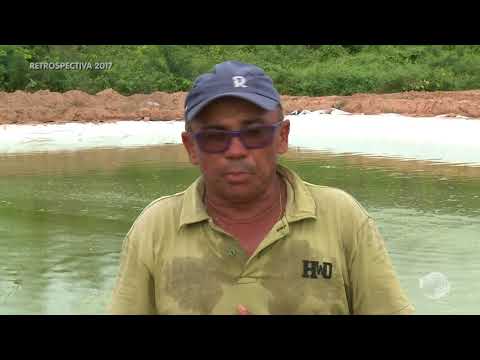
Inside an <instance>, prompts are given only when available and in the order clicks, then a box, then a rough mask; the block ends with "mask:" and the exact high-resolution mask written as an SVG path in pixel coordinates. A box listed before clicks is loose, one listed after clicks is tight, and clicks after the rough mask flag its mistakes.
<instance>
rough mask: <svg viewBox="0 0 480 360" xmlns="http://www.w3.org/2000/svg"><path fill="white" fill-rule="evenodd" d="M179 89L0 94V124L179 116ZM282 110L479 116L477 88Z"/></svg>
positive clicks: (286, 100) (288, 104) (311, 100)
mask: <svg viewBox="0 0 480 360" xmlns="http://www.w3.org/2000/svg"><path fill="white" fill-rule="evenodd" d="M185 96H186V93H185V92H177V93H165V92H159V91H158V92H153V93H151V94H135V95H131V96H123V95H121V94H119V93H117V92H116V91H114V90H112V89H106V90H103V91H101V92H99V93H97V94H95V95H90V94H88V93H85V92H82V91H78V90H72V91H67V92H65V93H57V92H51V91H48V90H40V91H37V92H34V93H28V92H25V91H15V92H13V93H6V92H0V124H41V123H68V122H111V121H118V120H147V121H165V120H182V119H183V106H184V105H183V104H184V99H185ZM282 100H283V105H284V109H285V113H286V114H291V113H292V112H295V111H297V112H298V111H303V110H308V111H318V110H324V111H326V112H328V111H331V109H339V110H343V111H346V112H349V113H353V114H381V113H396V114H402V115H406V116H420V117H429V116H438V115H446V116H451V117H456V116H464V117H469V118H480V90H469V91H436V92H418V91H411V92H403V93H393V94H354V95H351V96H322V97H308V96H282Z"/></svg>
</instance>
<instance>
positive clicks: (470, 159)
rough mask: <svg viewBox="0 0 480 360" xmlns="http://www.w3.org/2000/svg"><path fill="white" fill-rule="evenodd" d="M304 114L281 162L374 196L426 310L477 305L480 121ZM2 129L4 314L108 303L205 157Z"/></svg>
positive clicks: (0, 290)
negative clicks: (158, 215) (431, 279)
mask: <svg viewBox="0 0 480 360" xmlns="http://www.w3.org/2000/svg"><path fill="white" fill-rule="evenodd" d="M300 118H301V116H299V117H296V118H295V120H292V141H291V145H292V146H291V149H290V151H289V152H288V153H287V154H286V155H284V156H283V157H282V158H281V163H282V164H284V165H286V166H288V167H290V168H291V169H293V170H295V171H297V172H298V173H299V174H300V176H301V177H303V178H304V179H305V180H307V181H309V182H312V183H317V184H322V185H328V186H334V187H338V188H341V189H343V190H345V191H347V192H349V193H350V194H352V195H353V196H354V197H355V198H357V199H358V200H359V201H360V202H361V203H362V204H363V205H364V206H365V207H366V209H367V210H368V211H369V212H370V214H371V215H372V217H374V218H375V219H376V221H377V223H378V225H379V227H380V230H381V232H382V234H383V235H384V237H385V240H386V243H387V247H388V249H389V252H390V254H391V257H392V261H393V264H394V267H395V269H396V271H397V273H398V275H399V278H400V281H401V284H402V286H403V287H404V288H405V290H406V291H407V293H408V295H409V297H410V299H411V300H412V302H413V303H414V305H415V307H416V309H417V314H479V313H480V306H479V305H478V304H480V282H479V281H477V280H478V278H479V276H480V261H479V260H478V259H479V258H480V191H479V189H480V167H479V166H478V165H479V163H480V159H479V156H480V147H479V146H478V144H476V142H475V141H473V140H472V139H473V137H472V134H471V132H472V131H474V129H472V128H469V127H468V126H471V124H472V123H473V124H477V125H480V122H478V121H476V120H465V119H458V120H452V119H449V120H445V119H435V120H436V121H437V122H436V123H435V124H431V123H430V129H436V130H435V131H433V130H431V131H430V132H428V131H427V130H426V129H427V127H422V128H420V127H421V126H423V125H424V124H421V125H418V123H412V126H411V127H413V128H415V131H414V132H415V133H416V134H417V135H416V137H412V135H411V134H410V135H409V134H408V133H406V132H405V131H404V132H403V135H401V134H399V131H400V130H399V129H400V128H401V126H400V125H399V124H393V123H394V122H395V121H396V120H395V119H394V118H391V119H384V123H382V125H380V126H378V121H377V120H378V119H379V117H377V118H376V119H375V118H372V117H365V118H363V119H360V120H359V119H358V118H353V117H350V118H348V119H345V122H343V123H340V122H341V121H343V120H341V121H340V122H338V121H337V122H335V121H333V119H332V118H328V117H326V118H323V119H321V120H320V121H318V122H317V121H315V122H310V121H308V124H307V122H306V121H305V119H303V120H302V121H304V122H302V123H301V122H300V120H301V119H300ZM372 119H373V120H372ZM310 120H312V119H310ZM354 120H355V121H354ZM363 120H365V122H364V123H363V124H364V127H363V128H362V122H361V121H363ZM389 120H391V126H389V127H387V126H386V125H384V124H386V123H385V122H386V121H389ZM426 120H427V121H429V120H428V119H426ZM375 121H376V122H375ZM405 121H410V120H405ZM411 121H413V120H411ZM447 121H448V122H450V124H447ZM457 121H459V122H462V121H465V122H466V123H465V124H460V123H456V122H457ZM368 122H370V124H368ZM317 123H322V124H321V125H315V126H320V128H316V127H315V126H314V125H313V124H317ZM180 125H181V124H180ZM180 125H179V124H173V125H172V126H174V127H175V131H176V133H175V131H174V133H173V135H172V134H169V136H170V137H171V138H172V139H174V141H171V142H177V143H178V140H175V136H174V135H175V134H177V135H178V132H179V131H181V128H182V126H180ZM444 125H445V126H451V128H449V130H447V129H446V128H442V129H440V128H441V126H444ZM467 125H468V126H467ZM477 125H474V126H477ZM163 126H167V124H164V125H163ZM169 126H170V125H169ZM302 126H303V128H302ZM369 126H370V127H371V128H372V129H373V128H375V129H376V131H377V132H373V130H372V131H371V132H368V131H367V130H366V128H368V127H369ZM455 126H459V127H462V126H465V127H463V128H462V130H458V129H459V128H456V130H455ZM379 127H382V128H384V129H385V133H386V134H390V135H385V134H383V135H382V133H380V132H379V131H378V128H379ZM301 129H303V130H301ZM308 129H310V131H307V130H308ZM359 129H363V130H361V131H360V130H359ZM477 129H478V127H477ZM5 131H6V130H5ZM42 131H43V130H42ZM159 131H160V130H159ZM390 131H391V133H390ZM455 131H458V132H455ZM461 131H464V133H463V135H462V134H461ZM478 133H479V132H478V131H477V132H476V134H478ZM4 134H5V133H4ZM9 134H11V132H10V133H9ZM301 134H302V135H301ZM355 134H356V135H355ZM369 134H370V135H369ZM429 134H430V135H429ZM121 135H122V136H123V138H124V139H126V138H128V136H126V135H125V133H123V134H121ZM42 136H43V135H42ZM76 136H77V139H78V137H79V135H78V134H77V135H76ZM139 136H140V135H139V134H138V132H137V137H139ZM148 136H150V138H152V139H153V138H154V137H152V133H151V131H150V132H149V135H148ZM302 136H304V138H302ZM388 136H390V138H388ZM462 136H463V138H462ZM335 137H336V138H335ZM159 138H160V140H158V139H156V140H155V141H160V142H162V143H164V142H170V141H165V139H161V137H159ZM361 138H363V139H364V141H360V140H359V139H361ZM0 139H1V140H0V143H2V144H3V145H4V147H3V152H2V153H0V314H104V313H105V307H106V305H107V303H108V301H109V299H110V294H111V290H112V288H113V285H114V282H115V277H116V275H117V270H118V262H119V254H120V248H121V244H122V241H123V238H124V236H125V234H126V232H127V231H128V229H129V228H130V226H131V225H132V223H133V221H134V219H135V218H136V217H137V216H138V215H139V213H140V212H141V210H142V209H143V207H144V206H145V205H147V204H148V203H150V202H151V201H152V200H153V199H155V198H157V197H160V196H163V195H166V194H171V193H174V192H178V191H182V190H183V189H184V188H186V187H187V186H188V185H189V184H190V183H191V182H192V181H193V180H194V179H195V178H196V177H197V176H198V175H199V172H198V170H197V169H196V168H195V167H193V166H191V165H190V164H189V163H188V159H187V157H186V154H185V152H184V150H183V148H182V146H181V145H179V144H170V145H159V144H156V143H155V141H153V140H152V141H150V140H149V141H150V142H147V143H146V144H144V145H147V146H140V145H142V143H141V139H140V140H139V139H137V141H136V142H130V144H129V145H125V144H124V145H123V146H116V144H118V142H117V141H114V140H111V143H108V142H105V141H103V142H102V141H97V142H95V144H94V145H95V146H92V145H91V143H90V145H89V144H88V141H83V142H82V144H83V145H82V147H79V146H76V145H75V144H78V141H77V142H75V141H73V140H72V139H70V140H69V141H70V143H68V141H67V140H62V141H63V143H61V144H60V145H58V144H59V142H58V138H57V140H55V139H53V138H52V139H50V140H48V141H45V139H44V140H43V142H37V143H35V139H38V137H37V138H32V139H33V140H32V139H30V140H29V141H28V143H29V144H33V145H31V146H30V147H27V146H24V147H20V146H19V144H20V143H19V142H18V141H17V142H16V143H15V140H12V137H10V138H9V140H6V137H3V138H0ZM19 139H20V138H19ZM335 139H337V141H334V140H335ZM432 139H436V140H435V141H433V140H432ZM23 140H25V139H24V138H23ZM55 141H56V142H55ZM7 143H8V144H10V147H9V148H8V149H7V146H6V145H5V144H7ZM26 143H27V142H24V144H26ZM39 144H43V145H42V146H39ZM45 144H50V145H52V146H57V148H53V149H52V148H48V147H45ZM62 144H63V145H62ZM85 144H87V145H85ZM316 144H318V146H317V147H315V146H314V145H316ZM402 144H403V145H402ZM50 145H48V146H50ZM62 146H63V147H62ZM69 146H70V149H69ZM15 148H17V149H19V151H17V152H15V151H14V150H15ZM12 149H13V150H12ZM36 150H38V151H36ZM435 272H438V273H441V274H443V275H444V276H445V277H446V278H447V279H448V285H449V292H448V293H445V294H443V295H444V296H439V297H437V298H435V297H432V296H431V294H429V293H428V292H426V291H425V288H421V287H420V280H421V279H424V281H425V278H424V277H425V276H426V275H427V274H430V273H435Z"/></svg>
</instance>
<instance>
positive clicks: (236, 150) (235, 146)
mask: <svg viewBox="0 0 480 360" xmlns="http://www.w3.org/2000/svg"><path fill="white" fill-rule="evenodd" d="M247 153H248V149H247V148H246V147H245V146H244V145H243V144H242V141H241V140H240V138H239V137H238V136H235V137H233V138H232V140H231V141H230V146H229V147H228V149H227V150H226V151H225V156H226V157H228V158H239V157H245V156H247Z"/></svg>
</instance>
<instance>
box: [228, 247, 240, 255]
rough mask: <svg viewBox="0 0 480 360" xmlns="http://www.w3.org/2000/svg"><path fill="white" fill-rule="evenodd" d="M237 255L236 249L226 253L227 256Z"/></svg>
mask: <svg viewBox="0 0 480 360" xmlns="http://www.w3.org/2000/svg"><path fill="white" fill-rule="evenodd" d="M237 253H238V251H237V249H235V248H231V249H230V250H228V251H227V254H228V256H236V255H237Z"/></svg>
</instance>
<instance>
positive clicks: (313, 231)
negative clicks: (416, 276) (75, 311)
mask: <svg viewBox="0 0 480 360" xmlns="http://www.w3.org/2000/svg"><path fill="white" fill-rule="evenodd" d="M278 172H279V174H280V175H281V176H282V177H283V179H284V180H285V182H286V185H287V204H286V210H285V215H284V216H283V218H282V219H281V220H279V221H278V222H277V223H276V224H275V225H274V226H273V228H272V229H271V231H270V232H269V233H268V234H267V236H266V237H265V238H264V239H263V241H262V242H261V243H260V245H259V246H258V248H257V249H256V251H255V252H254V254H253V255H252V256H250V257H249V256H247V255H246V254H245V252H244V251H243V250H242V248H241V247H240V246H239V243H238V241H237V240H236V239H235V238H234V237H233V236H231V235H229V234H227V233H226V232H224V231H223V230H221V229H220V228H219V227H218V226H216V225H215V224H214V223H213V221H212V219H211V218H210V217H209V215H208V214H207V212H206V209H205V207H204V204H203V202H202V195H203V191H204V185H203V180H202V177H200V178H198V179H197V180H196V181H195V182H194V183H193V184H192V185H191V186H190V187H189V188H188V189H187V190H185V191H183V192H180V193H177V194H174V195H171V196H164V197H161V198H159V199H157V200H155V201H153V202H152V203H151V204H150V205H148V206H147V207H146V208H145V209H144V210H143V212H142V213H141V214H140V216H139V217H138V218H137V219H136V221H135V223H134V224H133V226H132V228H131V229H130V231H129V232H128V234H127V236H126V238H125V240H124V243H123V248H122V255H121V261H120V272H119V276H118V280H117V284H116V287H115V289H114V291H113V299H112V303H111V304H110V308H109V311H110V312H111V313H113V314H235V313H236V307H237V305H238V304H242V305H244V306H245V307H246V308H247V309H248V310H249V311H250V312H251V313H252V314H397V313H411V312H413V310H414V308H413V306H412V305H410V303H409V301H408V299H407V297H406V295H405V293H404V292H403V291H402V289H401V287H400V284H399V281H398V278H397V276H396V274H395V271H394V269H393V266H392V263H391V260H390V257H389V255H388V253H387V249H386V247H385V243H384V240H383V239H382V237H381V235H380V234H379V232H378V230H377V227H376V225H375V223H374V221H373V220H372V218H371V217H370V216H369V215H368V213H367V212H366V211H365V209H364V208H363V207H362V206H361V205H360V204H359V203H358V202H357V201H355V199H353V198H352V197H351V196H350V195H348V194H347V193H345V192H344V191H342V190H339V189H336V188H332V187H326V186H319V185H314V184H310V183H307V182H305V181H302V179H300V178H299V177H298V175H296V174H295V173H294V172H292V171H291V170H288V169H287V168H285V167H283V166H280V165H279V166H278Z"/></svg>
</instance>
